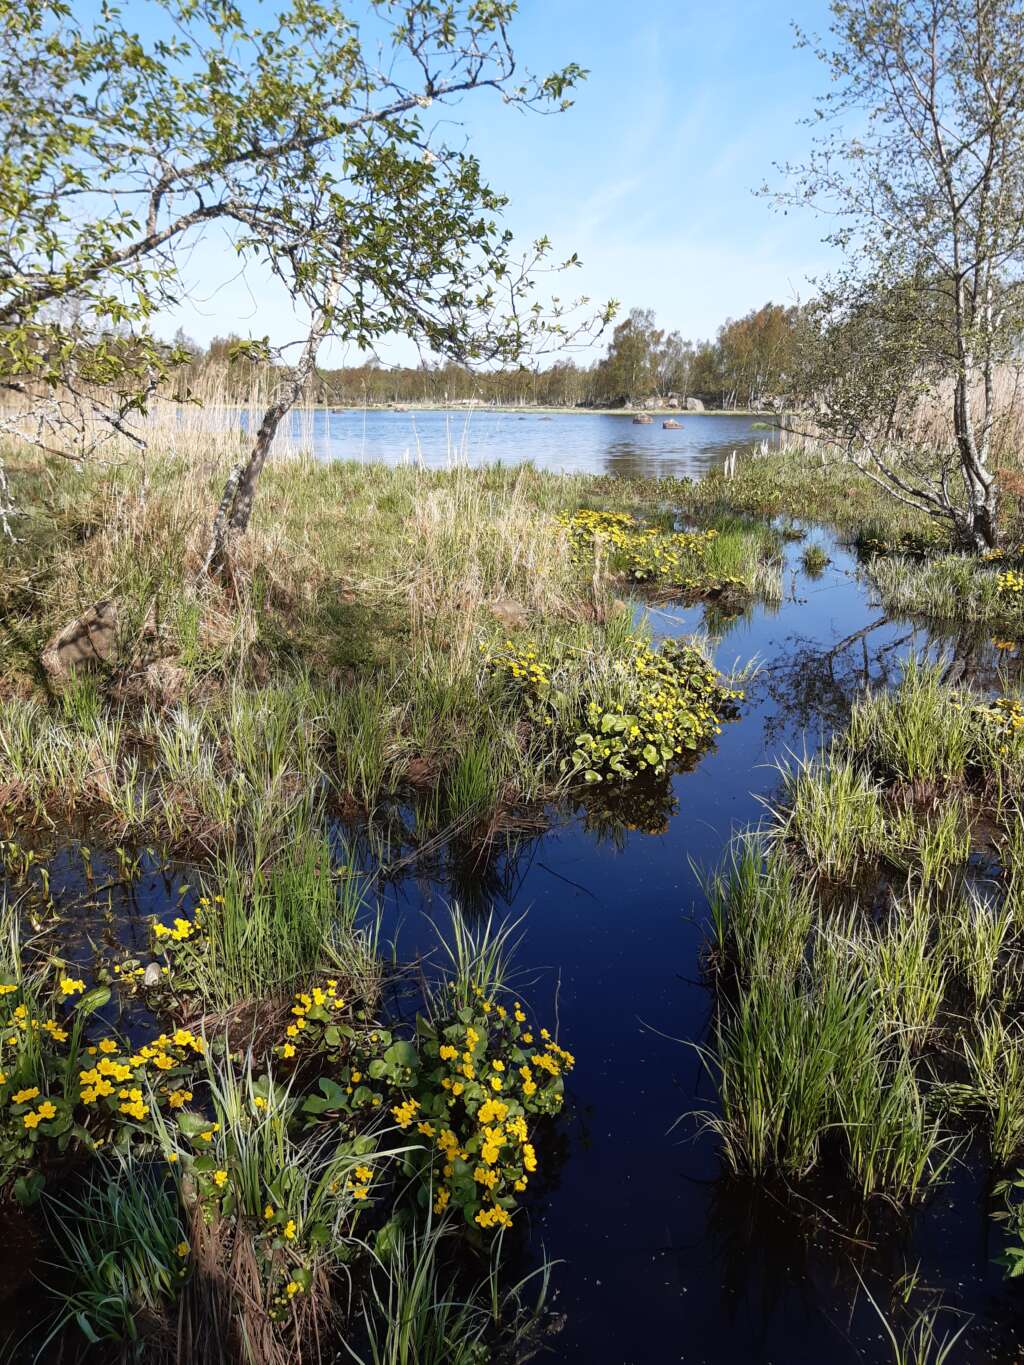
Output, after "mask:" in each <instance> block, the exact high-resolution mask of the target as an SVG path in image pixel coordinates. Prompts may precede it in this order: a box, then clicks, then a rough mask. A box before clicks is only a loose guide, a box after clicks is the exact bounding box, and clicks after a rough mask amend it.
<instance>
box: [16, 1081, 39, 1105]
mask: <svg viewBox="0 0 1024 1365" xmlns="http://www.w3.org/2000/svg"><path fill="white" fill-rule="evenodd" d="M38 1094H39V1087H38V1086H37V1085H30V1086H27V1087H26V1088H25V1089H24V1090H18V1091H16V1092H15V1094H13V1095H12V1096H11V1103H12V1104H27V1103H28V1102H29V1100H34V1099H35V1097H36V1096H37V1095H38Z"/></svg>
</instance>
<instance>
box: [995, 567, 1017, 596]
mask: <svg viewBox="0 0 1024 1365" xmlns="http://www.w3.org/2000/svg"><path fill="white" fill-rule="evenodd" d="M996 585H997V587H998V589H999V592H1000V593H1001V594H1003V595H1004V596H1007V597H1018V596H1019V595H1020V594H1021V593H1022V592H1024V574H1022V573H1018V572H1017V571H1016V570H1015V569H1005V570H1004V571H1003V572H1002V573H1001V574H999V576H998V577H997V579H996Z"/></svg>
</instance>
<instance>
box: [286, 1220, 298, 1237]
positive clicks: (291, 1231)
mask: <svg viewBox="0 0 1024 1365" xmlns="http://www.w3.org/2000/svg"><path fill="white" fill-rule="evenodd" d="M295 1231H296V1229H295V1219H294V1218H289V1219H288V1221H287V1223H285V1225H284V1237H285V1240H286V1241H288V1242H294V1241H295Z"/></svg>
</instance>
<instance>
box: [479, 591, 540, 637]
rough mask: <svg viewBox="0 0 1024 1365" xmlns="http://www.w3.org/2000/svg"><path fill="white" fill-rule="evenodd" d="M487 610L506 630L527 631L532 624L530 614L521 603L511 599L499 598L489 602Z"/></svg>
mask: <svg viewBox="0 0 1024 1365" xmlns="http://www.w3.org/2000/svg"><path fill="white" fill-rule="evenodd" d="M487 610H488V611H489V612H490V613H491V615H492V616H493V617H494V619H495V620H496V621H498V622H500V623H501V625H503V626H504V627H505V629H506V630H525V629H526V627H527V626H528V625H529V624H530V613H529V612H528V611H527V610H526V608H525V607H524V606H522V605H521V604H520V603H519V602H513V601H512V599H511V598H509V597H499V598H498V599H497V601H494V602H488V604H487Z"/></svg>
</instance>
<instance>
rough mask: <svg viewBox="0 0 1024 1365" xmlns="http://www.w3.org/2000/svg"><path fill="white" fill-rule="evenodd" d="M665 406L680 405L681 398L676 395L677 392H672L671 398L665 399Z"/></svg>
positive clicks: (673, 406) (675, 406) (674, 406)
mask: <svg viewBox="0 0 1024 1365" xmlns="http://www.w3.org/2000/svg"><path fill="white" fill-rule="evenodd" d="M665 406H666V407H667V408H677V407H678V406H679V399H678V398H677V397H676V396H675V394H672V396H671V397H670V398H666V399H665Z"/></svg>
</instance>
